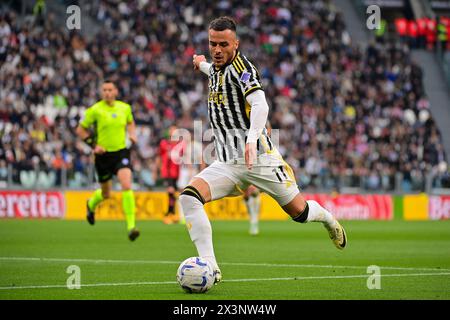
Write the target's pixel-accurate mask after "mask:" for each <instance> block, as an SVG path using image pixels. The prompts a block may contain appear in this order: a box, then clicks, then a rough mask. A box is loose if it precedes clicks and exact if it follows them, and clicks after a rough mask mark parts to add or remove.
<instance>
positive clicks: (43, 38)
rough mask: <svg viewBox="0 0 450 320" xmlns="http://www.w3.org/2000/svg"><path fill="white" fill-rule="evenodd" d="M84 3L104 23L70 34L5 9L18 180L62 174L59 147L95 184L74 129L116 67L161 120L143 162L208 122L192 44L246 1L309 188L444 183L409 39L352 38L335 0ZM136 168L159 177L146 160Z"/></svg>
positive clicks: (73, 170)
mask: <svg viewBox="0 0 450 320" xmlns="http://www.w3.org/2000/svg"><path fill="white" fill-rule="evenodd" d="M80 3H81V4H83V5H85V6H88V7H89V12H90V13H91V14H92V16H93V17H94V18H95V19H96V20H97V21H98V24H99V27H102V28H101V31H100V33H99V34H97V35H94V36H92V37H89V38H88V37H84V36H83V35H82V33H79V32H74V33H67V32H65V30H63V28H57V27H55V26H54V25H53V24H52V23H54V22H52V20H51V19H48V20H46V22H45V24H44V25H29V24H27V23H26V22H25V23H24V21H29V20H26V19H25V20H24V19H19V16H18V14H17V13H16V12H14V11H12V10H10V11H8V12H6V13H3V14H2V15H1V16H0V33H1V34H2V35H4V36H2V37H1V41H0V83H1V87H0V137H1V139H0V147H1V148H0V150H1V151H0V159H3V160H4V161H5V162H6V165H7V166H10V168H11V167H12V168H14V170H15V171H14V172H16V174H14V175H13V180H14V182H15V183H19V184H22V185H28V184H30V183H31V180H32V179H31V178H30V176H29V173H23V172H30V171H32V172H34V170H38V171H39V170H42V171H45V172H47V171H48V170H51V171H54V174H55V177H58V174H57V173H55V172H56V171H55V170H56V168H55V167H54V162H55V159H56V158H57V153H58V152H61V157H62V158H61V159H60V160H61V161H62V162H61V163H60V164H59V166H63V167H64V169H65V170H63V171H60V172H64V173H66V172H67V173H68V179H67V183H68V184H69V185H70V186H80V185H83V184H84V183H89V182H87V181H89V178H88V174H87V172H88V168H89V167H91V169H92V160H91V159H90V158H89V157H87V153H88V149H86V147H85V146H84V145H83V144H82V143H80V142H79V141H77V139H76V137H75V133H74V129H75V127H76V125H77V123H78V121H79V119H80V116H81V115H82V113H83V111H84V108H86V107H88V106H89V105H91V104H93V103H94V102H95V101H96V100H97V99H98V88H99V84H100V82H101V80H102V79H104V78H106V77H108V78H112V79H113V80H116V81H117V82H118V84H119V88H120V93H121V94H120V98H121V99H122V100H124V101H127V102H129V103H131V104H132V106H133V110H134V116H135V120H136V123H137V124H138V126H140V127H141V128H150V131H146V135H141V136H140V137H139V139H140V142H139V147H138V150H137V152H136V153H135V154H134V160H133V163H134V164H135V165H136V167H138V168H144V167H146V166H147V163H148V161H149V159H150V161H151V160H152V159H153V158H154V156H155V155H156V154H157V147H158V142H159V140H160V139H161V138H162V136H163V133H164V128H166V127H167V126H168V125H169V124H171V123H174V122H177V121H178V124H179V126H180V127H186V124H188V125H190V126H192V124H193V121H194V120H195V119H200V120H203V121H207V108H206V103H205V102H206V99H205V96H206V89H207V88H206V85H207V82H206V81H205V79H204V78H203V77H202V75H200V74H194V73H193V71H192V65H191V63H192V62H191V61H192V59H191V57H192V54H193V53H195V52H201V53H204V54H207V33H206V27H207V23H208V21H209V20H210V19H211V17H214V16H218V15H222V14H230V15H231V14H232V13H234V17H235V18H236V20H237V22H238V24H239V28H240V31H239V36H240V38H241V51H242V52H243V53H244V54H245V55H247V56H248V57H249V58H250V59H251V60H253V61H255V63H256V65H257V67H258V68H259V71H260V74H261V76H262V78H263V85H264V87H265V90H266V95H267V97H268V101H269V104H270V107H271V111H270V122H271V125H272V127H273V128H274V129H280V130H281V132H282V133H283V134H282V135H280V146H279V148H280V150H281V151H282V153H283V155H284V156H285V158H286V160H287V162H288V163H289V164H291V166H292V167H293V169H294V171H295V172H296V175H297V178H298V183H299V185H300V186H301V187H303V188H308V187H309V188H321V189H324V188H325V189H329V188H332V189H340V188H341V187H345V186H346V187H357V188H363V189H366V190H369V191H372V190H394V189H395V188H396V186H398V185H401V186H402V187H403V189H404V190H413V191H414V190H424V188H425V185H426V180H427V177H429V175H430V174H432V175H433V176H434V177H436V178H435V179H434V180H433V182H432V183H433V184H434V186H442V181H441V177H442V178H444V177H445V176H446V172H447V171H448V167H447V165H446V163H447V156H446V155H445V153H444V151H443V150H444V149H443V147H442V142H441V137H440V133H439V129H438V128H437V127H436V124H435V122H434V120H433V118H432V116H431V113H430V111H429V102H428V100H427V96H426V93H425V92H424V90H423V85H422V70H421V68H420V66H419V65H418V64H417V63H415V62H414V61H412V60H411V56H410V51H409V47H408V46H407V44H401V43H395V42H387V43H373V44H371V45H369V46H368V48H367V49H365V50H363V49H361V48H358V47H356V46H354V45H352V43H351V41H350V38H349V36H348V33H347V32H346V30H345V24H344V22H343V20H342V16H341V15H340V14H339V12H338V11H337V10H336V8H334V7H333V6H332V5H331V4H330V3H329V2H328V1H314V2H297V1H288V2H286V3H287V4H289V5H288V6H285V7H283V8H279V7H278V6H277V5H272V4H271V2H261V3H260V5H259V7H258V8H256V7H254V10H247V9H245V8H249V7H252V3H253V2H252V1H249V0H242V1H238V2H237V1H220V2H217V3H216V4H215V5H213V6H211V7H208V8H204V5H203V1H200V0H195V1H176V2H173V3H172V2H171V1H146V0H144V1H137V0H133V1H128V2H120V5H119V6H118V7H117V1H113V0H97V1H80ZM238 3H239V4H240V5H241V6H242V7H239V5H238ZM175 4H176V5H175ZM231 7H233V8H234V10H233V11H232V10H231ZM199 8H202V10H199ZM162 12H163V14H161V13H162ZM313 35H314V37H313ZM19 128H21V129H19ZM189 129H192V127H191V128H189ZM26 141H29V142H31V143H28V144H27V143H26ZM21 154H23V156H22V157H21ZM32 159H35V160H33V161H32ZM143 170H144V169H143ZM19 172H20V173H19ZM136 179H140V180H142V181H143V182H144V184H143V185H144V186H145V187H151V186H153V185H154V184H155V181H153V177H152V175H151V172H149V170H148V168H146V169H145V171H143V172H142V173H141V177H140V178H139V175H137V177H136ZM398 179H400V181H401V183H398V184H397V180H398ZM50 180H51V181H53V180H52V179H50ZM63 181H65V180H64V179H61V178H55V181H54V184H56V185H60V184H61V183H63ZM49 183H50V182H49Z"/></svg>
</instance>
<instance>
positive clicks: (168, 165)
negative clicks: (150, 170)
mask: <svg viewBox="0 0 450 320" xmlns="http://www.w3.org/2000/svg"><path fill="white" fill-rule="evenodd" d="M176 130H177V127H176V126H175V125H172V126H170V127H169V129H168V131H167V132H168V133H167V137H166V139H162V140H161V142H160V143H159V162H160V165H159V167H160V170H161V177H162V178H163V179H164V186H165V187H166V190H167V194H168V195H169V198H168V201H169V202H168V210H167V212H166V214H165V215H164V219H163V222H164V223H165V224H172V223H178V218H177V217H176V216H175V205H176V201H177V198H176V196H175V193H176V192H177V181H178V178H179V177H180V165H181V157H182V155H183V145H182V144H183V141H176V140H172V136H173V134H174V133H175V131H176Z"/></svg>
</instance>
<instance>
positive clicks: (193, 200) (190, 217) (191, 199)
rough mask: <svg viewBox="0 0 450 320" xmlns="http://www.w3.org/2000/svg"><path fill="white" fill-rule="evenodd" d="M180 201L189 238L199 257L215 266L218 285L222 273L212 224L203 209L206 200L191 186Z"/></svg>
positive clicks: (183, 193)
mask: <svg viewBox="0 0 450 320" xmlns="http://www.w3.org/2000/svg"><path fill="white" fill-rule="evenodd" d="M179 201H180V204H181V206H182V208H183V212H184V216H185V219H186V227H187V229H188V231H189V236H190V237H191V240H192V242H194V244H195V246H196V248H197V252H198V254H199V256H200V257H202V258H205V259H207V260H209V261H210V262H211V263H212V264H213V269H214V275H215V281H214V283H215V284H217V283H218V282H220V281H221V280H222V273H221V271H220V269H219V266H218V265H217V261H216V257H215V255H214V248H213V242H212V228H211V223H210V222H209V219H208V216H207V215H206V212H205V209H204V207H203V205H204V203H205V200H204V198H203V197H202V195H201V193H200V192H199V191H198V190H197V188H195V187H193V186H191V185H189V186H187V187H186V188H185V189H184V190H183V192H182V193H181V195H180V197H179Z"/></svg>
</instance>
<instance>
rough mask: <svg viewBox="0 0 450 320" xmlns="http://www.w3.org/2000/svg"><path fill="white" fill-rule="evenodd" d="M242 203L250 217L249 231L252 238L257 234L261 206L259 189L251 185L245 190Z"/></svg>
mask: <svg viewBox="0 0 450 320" xmlns="http://www.w3.org/2000/svg"><path fill="white" fill-rule="evenodd" d="M244 201H245V205H246V207H247V212H248V215H249V216H250V230H249V233H250V235H252V236H256V235H258V234H259V208H260V206H261V195H260V192H259V189H258V188H256V187H255V186H253V185H251V186H249V187H248V188H247V190H245V193H244Z"/></svg>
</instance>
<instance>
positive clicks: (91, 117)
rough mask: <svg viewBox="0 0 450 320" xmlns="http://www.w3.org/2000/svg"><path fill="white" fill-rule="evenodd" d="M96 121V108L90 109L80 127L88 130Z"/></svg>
mask: <svg viewBox="0 0 450 320" xmlns="http://www.w3.org/2000/svg"><path fill="white" fill-rule="evenodd" d="M95 121H96V118H95V110H94V108H88V109H87V110H86V111H85V113H84V118H83V119H81V121H80V125H81V126H82V127H83V128H85V129H88V128H90V127H91V126H92V125H93V124H94V123H95Z"/></svg>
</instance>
